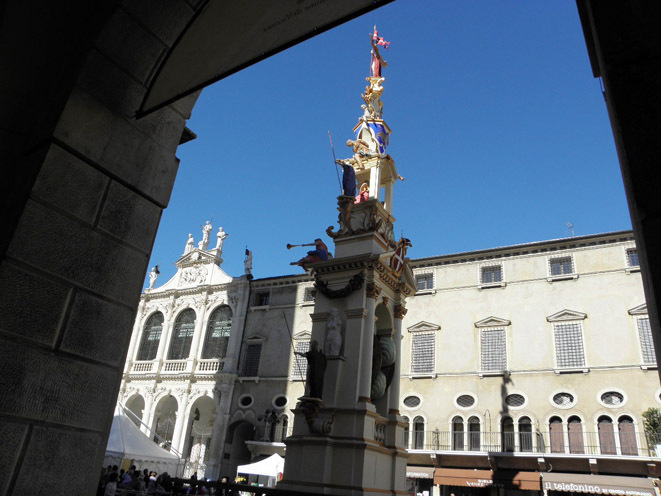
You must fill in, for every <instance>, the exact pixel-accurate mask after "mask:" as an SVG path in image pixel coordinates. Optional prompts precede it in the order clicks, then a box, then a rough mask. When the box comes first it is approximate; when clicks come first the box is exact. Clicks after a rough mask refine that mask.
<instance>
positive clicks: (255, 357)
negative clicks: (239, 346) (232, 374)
mask: <svg viewBox="0 0 661 496" xmlns="http://www.w3.org/2000/svg"><path fill="white" fill-rule="evenodd" d="M261 355H262V343H252V344H248V345H246V351H245V352H244V354H243V367H241V375H242V376H243V377H257V375H258V374H259V358H260V357H261Z"/></svg>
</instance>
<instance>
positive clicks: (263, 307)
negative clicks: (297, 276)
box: [250, 288, 273, 311]
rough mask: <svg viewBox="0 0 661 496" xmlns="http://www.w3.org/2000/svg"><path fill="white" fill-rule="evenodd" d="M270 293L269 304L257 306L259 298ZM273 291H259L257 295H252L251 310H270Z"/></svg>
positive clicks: (256, 292) (269, 289)
mask: <svg viewBox="0 0 661 496" xmlns="http://www.w3.org/2000/svg"><path fill="white" fill-rule="evenodd" d="M265 293H268V294H269V302H268V304H266V305H258V304H257V296H258V295H262V294H265ZM272 296H273V295H272V291H271V288H268V289H257V290H256V291H255V293H254V294H253V295H252V301H251V302H250V310H251V311H255V310H268V309H269V307H270V306H271V297H272Z"/></svg>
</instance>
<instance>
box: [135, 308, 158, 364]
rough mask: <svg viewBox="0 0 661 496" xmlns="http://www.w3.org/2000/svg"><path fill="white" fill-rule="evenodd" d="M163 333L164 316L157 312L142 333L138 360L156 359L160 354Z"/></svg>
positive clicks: (148, 320)
mask: <svg viewBox="0 0 661 496" xmlns="http://www.w3.org/2000/svg"><path fill="white" fill-rule="evenodd" d="M162 332H163V314H162V313H161V312H157V313H155V314H154V315H152V316H151V317H149V319H147V323H146V324H145V329H144V331H143V333H142V342H141V343H140V349H139V350H138V357H137V359H138V360H153V359H154V358H156V353H157V352H158V343H160V341H161V333H162Z"/></svg>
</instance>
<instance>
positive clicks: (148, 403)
mask: <svg viewBox="0 0 661 496" xmlns="http://www.w3.org/2000/svg"><path fill="white" fill-rule="evenodd" d="M153 421H154V393H151V392H150V393H147V394H145V409H144V410H143V411H142V423H143V425H141V426H140V430H141V431H142V432H144V433H145V434H147V435H148V436H149V437H151V436H150V432H149V429H151V422H153Z"/></svg>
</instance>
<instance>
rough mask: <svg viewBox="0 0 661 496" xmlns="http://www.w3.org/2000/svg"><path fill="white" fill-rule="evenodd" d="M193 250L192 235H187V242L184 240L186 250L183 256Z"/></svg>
mask: <svg viewBox="0 0 661 496" xmlns="http://www.w3.org/2000/svg"><path fill="white" fill-rule="evenodd" d="M193 248H195V240H194V239H193V235H192V234H190V233H189V234H188V240H186V249H185V250H184V255H185V254H186V253H190V252H192V251H193Z"/></svg>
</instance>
